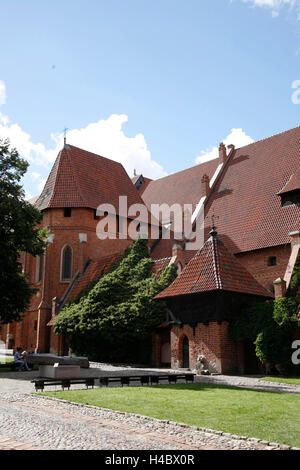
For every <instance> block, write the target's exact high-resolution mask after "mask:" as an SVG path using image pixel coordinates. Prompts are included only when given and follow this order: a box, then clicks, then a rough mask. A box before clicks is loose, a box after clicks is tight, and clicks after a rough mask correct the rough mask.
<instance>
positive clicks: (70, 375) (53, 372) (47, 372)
mask: <svg viewBox="0 0 300 470" xmlns="http://www.w3.org/2000/svg"><path fill="white" fill-rule="evenodd" d="M39 372H40V376H41V377H47V378H49V379H79V378H80V366H60V365H58V366H57V367H54V366H44V365H41V366H40V367H39Z"/></svg>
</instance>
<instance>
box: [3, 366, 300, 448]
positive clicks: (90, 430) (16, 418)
mask: <svg viewBox="0 0 300 470" xmlns="http://www.w3.org/2000/svg"><path fill="white" fill-rule="evenodd" d="M149 372H151V373H154V372H156V373H158V372H159V373H162V372H170V370H168V369H159V371H158V370H157V369H141V368H133V367H121V366H120V367H116V366H112V365H108V364H97V363H91V367H90V368H89V369H82V376H98V375H99V377H100V376H102V377H103V376H105V375H106V376H107V375H114V374H115V375H120V373H122V375H125V374H128V375H134V374H137V375H141V374H143V373H145V374H149ZM37 376H38V371H34V372H7V373H1V376H0V422H1V427H0V450H4V449H20V450H23V449H40V450H42V449H44V450H49V449H52V450H56V449H57V450H64V449H66V450H68V449H69V450H81V449H83V450H191V451H195V450H213V449H214V450H243V449H244V450H249V449H253V450H265V449H266V450H276V449H280V447H278V445H276V443H268V442H265V441H261V440H259V439H254V438H253V439H250V440H248V439H245V438H244V437H239V436H232V435H230V434H227V433H222V432H213V431H212V430H204V429H197V428H195V427H190V426H186V425H182V424H180V423H172V422H168V421H161V420H157V419H151V418H146V417H143V416H139V415H135V414H130V413H123V412H116V411H111V410H107V409H102V408H96V407H93V406H87V405H79V404H74V403H69V402H64V401H61V400H57V399H51V398H47V397H40V396H35V395H33V394H32V393H33V392H34V387H33V384H32V383H31V382H30V381H31V380H32V379H33V378H34V377H37ZM196 381H203V382H211V383H222V384H228V385H234V386H239V387H247V388H253V389H259V390H268V391H276V392H282V393H296V394H300V386H295V385H284V384H275V383H270V382H262V381H259V378H258V377H236V376H222V375H218V376H201V377H199V376H197V377H196ZM77 387H78V388H82V386H80V385H78V386H77ZM72 388H73V387H72ZM74 388H75V387H74ZM57 389H59V388H57ZM49 390H51V388H50V389H49ZM281 448H288V447H287V446H286V447H284V446H283V447H281Z"/></svg>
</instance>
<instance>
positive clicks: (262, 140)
mask: <svg viewBox="0 0 300 470" xmlns="http://www.w3.org/2000/svg"><path fill="white" fill-rule="evenodd" d="M296 129H300V126H296V127H293V128H292V129H288V130H286V131H281V132H278V133H276V134H272V135H270V136H269V137H264V138H263V139H259V140H255V141H254V142H251V144H247V145H244V146H243V147H236V149H235V150H241V149H243V148H246V147H250V146H251V145H254V144H258V143H260V142H264V141H265V140H269V139H273V138H274V137H278V136H280V135H283V134H287V133H289V132H292V131H295V130H296Z"/></svg>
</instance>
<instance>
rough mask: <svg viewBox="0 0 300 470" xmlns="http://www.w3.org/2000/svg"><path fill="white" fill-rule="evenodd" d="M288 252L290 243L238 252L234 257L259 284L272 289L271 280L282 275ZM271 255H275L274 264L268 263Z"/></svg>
mask: <svg viewBox="0 0 300 470" xmlns="http://www.w3.org/2000/svg"><path fill="white" fill-rule="evenodd" d="M290 254H291V245H290V244H288V245H284V246H275V247H273V248H264V249H262V250H254V251H249V252H246V253H239V254H237V255H236V257H237V259H238V260H239V261H240V262H241V263H242V264H243V265H244V266H245V268H246V269H247V270H248V271H249V272H250V273H251V274H252V276H253V277H255V279H256V280H257V281H258V282H259V283H260V284H261V285H263V286H264V287H265V288H267V289H268V290H272V288H273V281H275V279H278V278H279V277H281V278H283V277H284V274H285V270H286V268H287V264H288V261H289V257H290ZM272 256H276V259H277V264H276V266H269V265H268V261H269V259H270V257H272Z"/></svg>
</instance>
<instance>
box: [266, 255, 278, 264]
mask: <svg viewBox="0 0 300 470" xmlns="http://www.w3.org/2000/svg"><path fill="white" fill-rule="evenodd" d="M276 265H277V258H276V256H270V258H269V259H268V266H276Z"/></svg>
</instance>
